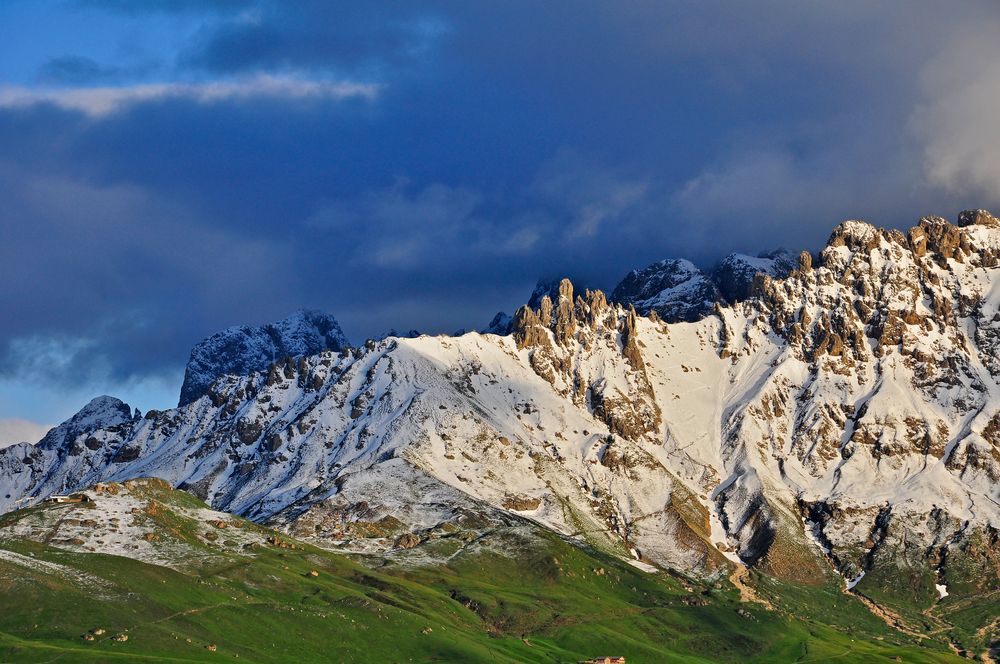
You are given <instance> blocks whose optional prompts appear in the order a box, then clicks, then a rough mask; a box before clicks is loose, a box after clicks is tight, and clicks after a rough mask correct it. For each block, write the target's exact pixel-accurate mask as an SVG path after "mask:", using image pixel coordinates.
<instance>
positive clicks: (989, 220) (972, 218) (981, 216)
mask: <svg viewBox="0 0 1000 664" xmlns="http://www.w3.org/2000/svg"><path fill="white" fill-rule="evenodd" d="M958 225H959V226H993V227H997V226H1000V219H997V218H996V217H995V216H993V214H992V213H991V212H990V211H989V210H962V211H961V212H959V213H958Z"/></svg>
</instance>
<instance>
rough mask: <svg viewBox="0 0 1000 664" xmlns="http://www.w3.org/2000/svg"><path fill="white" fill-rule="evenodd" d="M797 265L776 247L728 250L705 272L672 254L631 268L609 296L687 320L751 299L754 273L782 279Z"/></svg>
mask: <svg viewBox="0 0 1000 664" xmlns="http://www.w3.org/2000/svg"><path fill="white" fill-rule="evenodd" d="M797 265H798V261H797V260H796V259H794V258H792V256H791V254H789V253H788V252H786V251H784V250H780V249H779V250H777V251H772V252H767V253H763V254H760V255H758V256H747V255H746V254H738V253H732V254H729V255H728V256H726V257H725V258H724V259H722V260H721V261H720V262H719V263H718V265H716V266H715V267H714V268H712V269H711V270H708V271H704V270H701V269H700V268H698V267H696V266H695V265H694V263H692V262H691V261H688V260H683V259H676V258H670V259H666V260H662V261H658V262H656V263H653V264H652V265H648V266H646V267H644V268H643V269H641V270H632V271H631V272H629V273H628V274H627V275H626V276H625V278H624V279H622V280H621V282H619V284H618V285H617V286H615V288H614V290H613V291H612V292H611V301H612V302H616V303H618V304H621V305H624V306H628V305H632V306H633V307H635V309H636V311H638V312H639V313H640V314H642V315H644V316H646V315H649V314H650V313H651V312H653V311H655V312H656V315H657V317H658V318H660V320H663V321H666V322H668V323H676V322H680V321H686V322H689V323H690V322H693V321H697V320H701V319H702V318H704V317H705V316H708V315H710V314H711V313H712V312H713V310H714V309H715V305H716V304H726V303H730V304H732V303H735V302H741V301H743V300H745V299H747V298H749V297H750V296H751V295H752V294H753V289H754V283H755V279H756V278H757V275H764V276H768V277H772V278H784V277H786V276H788V274H789V273H790V272H791V271H792V270H793V269H794V268H795V267H796V266H797ZM536 308H537V307H536Z"/></svg>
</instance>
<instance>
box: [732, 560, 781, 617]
mask: <svg viewBox="0 0 1000 664" xmlns="http://www.w3.org/2000/svg"><path fill="white" fill-rule="evenodd" d="M748 576H750V569H749V568H747V567H744V566H743V565H737V566H736V569H735V570H733V573H732V574H730V575H729V582H730V583H732V584H733V585H734V586H736V588H737V589H738V590H739V591H740V601H741V602H756V603H757V604H761V605H763V606H764V607H765V608H767V609H769V610H771V611H774V610H775V608H774V605H773V604H771V603H770V602H769V601H767V600H766V599H764V598H763V597H761V596H760V595H758V594H757V591H756V590H754V589H753V588H752V587H750V586H748V585H747V584H746V579H747V577H748Z"/></svg>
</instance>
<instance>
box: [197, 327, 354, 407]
mask: <svg viewBox="0 0 1000 664" xmlns="http://www.w3.org/2000/svg"><path fill="white" fill-rule="evenodd" d="M348 345H349V344H348V342H347V337H345V336H344V332H343V330H341V329H340V325H339V324H338V323H337V320H336V319H335V318H334V317H333V316H331V315H329V314H325V313H322V312H319V311H299V312H296V313H295V314H292V315H291V316H289V317H288V318H285V319H284V320H280V321H278V322H276V323H268V324H266V325H259V326H249V325H241V326H237V327H230V328H228V329H226V330H223V331H221V332H217V333H216V334H213V335H212V336H210V337H209V338H207V339H205V340H204V341H202V342H200V343H199V344H198V345H197V346H195V347H194V348H193V349H192V350H191V359H190V360H189V361H188V364H187V367H185V369H184V384H183V385H182V386H181V395H180V401H179V405H181V406H183V405H186V404H188V403H191V402H192V401H195V400H196V399H198V398H199V397H201V396H202V395H204V394H205V392H206V391H207V390H208V388H209V386H210V385H211V384H212V383H213V382H214V381H215V380H216V379H218V378H219V377H221V376H226V375H234V376H247V375H249V374H251V373H253V372H255V371H264V370H266V369H267V368H268V367H269V366H271V365H272V364H273V363H274V362H275V361H276V360H280V359H282V358H285V357H298V356H302V355H314V354H316V353H319V352H322V351H324V350H333V351H339V350H341V349H343V348H346V347H348Z"/></svg>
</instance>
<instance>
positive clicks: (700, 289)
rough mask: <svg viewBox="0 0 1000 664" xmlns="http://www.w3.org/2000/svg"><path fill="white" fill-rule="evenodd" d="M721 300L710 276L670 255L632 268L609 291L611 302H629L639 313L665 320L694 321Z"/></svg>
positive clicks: (625, 303)
mask: <svg viewBox="0 0 1000 664" xmlns="http://www.w3.org/2000/svg"><path fill="white" fill-rule="evenodd" d="M720 299H721V294H720V293H719V289H718V287H717V286H716V285H715V283H714V282H713V281H712V279H711V277H710V275H707V274H705V273H704V272H702V271H701V270H699V269H698V268H697V267H695V265H694V263H692V262H691V261H688V260H684V259H677V258H669V259H666V260H662V261H657V262H656V263H653V264H652V265H648V266H646V267H644V268H642V269H641V270H632V271H631V272H629V273H628V274H627V275H626V276H625V278H624V279H622V280H621V282H620V283H619V284H618V285H617V286H615V288H614V290H613V291H612V292H611V301H612V302H615V303H617V304H621V305H622V306H628V305H631V306H633V307H635V309H636V311H637V312H639V313H640V314H642V315H648V314H649V313H650V312H651V311H655V312H656V314H657V315H658V316H659V318H661V319H662V320H664V321H667V322H671V323H672V322H678V321H687V322H691V321H696V320H700V319H702V318H704V317H705V316H707V315H708V314H710V313H711V312H712V309H713V307H714V306H715V303H716V302H718V301H719V300H720Z"/></svg>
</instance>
